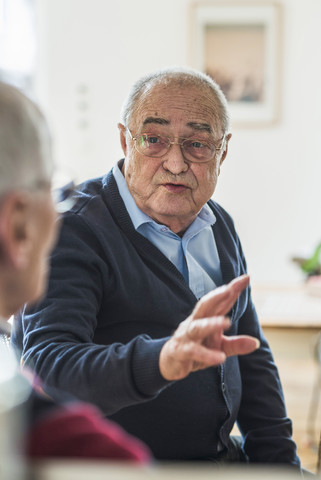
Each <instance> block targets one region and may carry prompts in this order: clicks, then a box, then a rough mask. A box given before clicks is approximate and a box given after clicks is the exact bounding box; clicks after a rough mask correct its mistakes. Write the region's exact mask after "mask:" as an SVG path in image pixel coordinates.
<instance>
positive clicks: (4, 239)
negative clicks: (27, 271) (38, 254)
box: [0, 192, 30, 270]
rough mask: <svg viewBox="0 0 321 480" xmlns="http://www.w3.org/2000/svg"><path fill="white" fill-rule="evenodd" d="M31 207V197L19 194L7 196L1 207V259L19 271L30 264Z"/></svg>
mask: <svg viewBox="0 0 321 480" xmlns="http://www.w3.org/2000/svg"><path fill="white" fill-rule="evenodd" d="M29 207H30V196H29V195H28V194H25V193H18V192H14V193H10V194H8V195H6V197H5V198H4V199H3V201H2V203H1V206H0V257H1V260H2V262H4V263H5V264H8V265H10V266H11V267H13V268H15V269H17V270H20V269H23V268H24V267H25V265H26V264H27V263H28V255H29V251H30V238H29V237H30V231H29V230H30V229H29V222H28V211H29Z"/></svg>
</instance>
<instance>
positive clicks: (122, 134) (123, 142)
mask: <svg viewBox="0 0 321 480" xmlns="http://www.w3.org/2000/svg"><path fill="white" fill-rule="evenodd" d="M118 128H119V132H120V144H121V148H122V150H123V152H124V155H125V157H126V154H127V141H126V127H125V126H124V125H123V124H122V123H119V124H118Z"/></svg>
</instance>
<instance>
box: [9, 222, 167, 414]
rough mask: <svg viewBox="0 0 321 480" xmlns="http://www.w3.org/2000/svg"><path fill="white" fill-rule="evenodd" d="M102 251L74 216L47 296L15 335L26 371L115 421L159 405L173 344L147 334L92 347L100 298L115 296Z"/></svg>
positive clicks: (63, 237) (62, 238)
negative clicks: (130, 409) (164, 360)
mask: <svg viewBox="0 0 321 480" xmlns="http://www.w3.org/2000/svg"><path fill="white" fill-rule="evenodd" d="M100 249H101V246H100V244H99V241H98V240H97V237H96V236H95V235H93V234H92V232H91V231H90V228H89V227H88V225H87V224H86V222H84V220H83V218H82V217H81V216H78V215H76V214H69V215H68V216H67V217H66V218H65V220H64V223H63V226H62V229H61V234H60V239H59V242H58V245H57V247H56V249H55V251H54V253H53V255H52V259H51V275H50V280H49V287H48V294H47V296H46V297H45V298H44V299H43V300H42V301H41V302H39V303H38V304H37V305H35V306H33V307H30V308H28V309H26V310H25V312H24V313H23V314H22V316H21V318H18V319H17V320H16V327H15V328H17V329H18V330H19V327H20V328H22V330H23V345H22V362H23V364H25V365H28V366H30V367H31V368H32V369H33V370H34V371H35V372H36V373H37V374H38V375H39V377H40V378H41V379H42V380H43V382H44V384H45V385H48V386H51V387H55V388H57V389H58V390H62V391H68V392H69V393H70V394H72V395H74V396H75V397H77V398H80V399H81V400H83V401H88V402H90V403H94V404H95V405H97V406H98V407H99V408H100V409H101V410H102V411H103V413H104V414H105V415H111V414H113V413H115V412H116V411H118V410H120V409H122V408H124V407H126V406H129V405H134V404H137V403H141V402H144V401H147V400H150V399H151V398H154V397H155V396H157V395H158V394H159V392H160V391H162V389H164V388H165V387H166V386H167V385H169V382H168V381H166V380H165V379H164V378H163V377H162V376H161V374H160V371H159V367H158V357H159V353H160V350H161V348H162V346H163V344H164V343H165V342H166V340H167V338H162V339H152V338H150V337H149V336H148V335H144V334H143V335H138V336H136V337H134V338H132V339H130V340H129V341H128V343H116V342H113V343H111V344H109V345H107V346H106V345H102V344H101V345H100V344H98V343H97V342H94V341H93V338H94V335H95V332H96V329H97V327H98V325H97V315H98V312H99V309H100V305H101V301H102V296H103V295H105V296H108V295H112V292H113V289H114V288H115V287H114V284H113V275H112V272H110V271H108V262H107V261H106V259H103V258H102V257H103V252H100ZM18 333H19V332H18ZM18 337H19V335H18V334H17V335H16V338H18ZM20 347H21V345H20Z"/></svg>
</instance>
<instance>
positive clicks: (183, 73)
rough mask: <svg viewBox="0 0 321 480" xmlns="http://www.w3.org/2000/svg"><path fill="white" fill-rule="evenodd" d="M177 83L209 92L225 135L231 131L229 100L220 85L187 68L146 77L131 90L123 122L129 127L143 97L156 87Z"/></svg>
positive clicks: (122, 112) (122, 111)
mask: <svg viewBox="0 0 321 480" xmlns="http://www.w3.org/2000/svg"><path fill="white" fill-rule="evenodd" d="M173 83H176V84H178V85H179V86H182V87H197V88H199V89H203V90H208V91H209V92H211V94H212V95H213V97H214V101H215V105H216V112H215V113H214V115H215V117H216V121H217V123H218V125H219V126H220V127H221V128H222V132H223V133H227V132H228V130H229V125H230V119H229V113H228V105H227V100H226V98H225V96H224V94H223V92H222V90H221V88H220V87H219V85H218V84H217V83H216V82H215V81H214V80H213V79H212V78H211V77H210V76H209V75H206V74H205V73H202V72H199V71H198V70H194V69H192V68H186V67H168V68H165V69H162V70H157V71H156V72H153V73H150V74H148V75H145V76H144V77H142V78H140V79H139V80H138V81H137V82H136V83H135V84H134V85H133V86H132V88H131V90H130V92H129V94H128V96H127V98H126V100H125V102H124V104H123V107H122V110H121V122H122V123H123V125H125V127H128V126H129V122H130V120H131V117H132V115H133V114H134V111H135V107H136V105H137V103H138V101H139V100H140V98H141V97H142V95H143V94H144V93H145V92H146V91H147V90H150V88H152V87H154V86H156V85H160V84H161V85H170V84H173Z"/></svg>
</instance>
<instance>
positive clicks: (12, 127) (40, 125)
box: [0, 82, 53, 196]
mask: <svg viewBox="0 0 321 480" xmlns="http://www.w3.org/2000/svg"><path fill="white" fill-rule="evenodd" d="M52 168H53V166H52V159H51V148H50V136H49V131H48V127H47V124H46V121H45V119H44V117H43V115H42V113H41V112H40V110H39V109H38V107H37V106H36V105H35V104H34V103H33V102H32V101H31V100H30V99H28V98H27V97H26V96H25V95H24V94H23V93H21V92H20V91H19V90H17V89H16V88H15V87H13V86H11V85H7V84H5V83H2V82H0V196H2V195H4V194H6V193H8V192H10V191H12V190H15V189H19V188H25V189H32V188H36V186H37V183H40V182H50V180H51V176H52Z"/></svg>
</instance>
